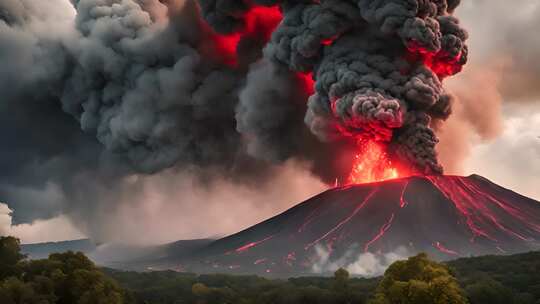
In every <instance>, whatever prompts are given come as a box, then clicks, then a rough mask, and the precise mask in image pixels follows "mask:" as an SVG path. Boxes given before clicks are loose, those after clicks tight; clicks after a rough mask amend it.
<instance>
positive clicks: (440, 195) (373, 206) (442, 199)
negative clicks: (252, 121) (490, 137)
mask: <svg viewBox="0 0 540 304" xmlns="http://www.w3.org/2000/svg"><path fill="white" fill-rule="evenodd" d="M537 249H540V202H538V201H535V200H532V199H529V198H527V197H524V196H522V195H519V194H517V193H515V192H513V191H510V190H508V189H505V188H503V187H500V186H498V185H496V184H494V183H492V182H490V181H489V180H487V179H485V178H483V177H481V176H478V175H472V176H469V177H461V176H414V177H408V178H401V179H394V180H388V181H384V182H378V183H370V184H361V185H352V186H344V187H337V188H334V189H331V190H328V191H326V192H324V193H321V194H319V195H317V196H315V197H313V198H311V199H309V200H307V201H305V202H303V203H301V204H299V205H297V206H295V207H293V208H291V209H289V210H288V211H286V212H284V213H282V214H280V215H277V216H275V217H273V218H271V219H268V220H266V221H264V222H262V223H260V224H257V225H255V226H253V227H251V228H248V229H246V230H244V231H241V232H239V233H237V234H234V235H231V236H229V237H225V238H222V239H219V240H216V241H213V242H209V243H207V244H204V245H203V246H200V247H197V248H196V249H194V250H193V251H192V252H191V253H190V254H185V253H184V254H182V256H181V257H180V256H178V258H177V259H176V260H175V261H174V265H175V267H177V268H180V269H181V270H186V271H194V272H233V273H278V274H282V275H300V274H306V273H310V272H312V270H313V267H314V265H316V264H317V263H320V262H321V258H323V259H324V262H325V263H333V264H335V265H337V264H343V265H347V264H349V263H353V262H354V259H357V258H358V256H359V255H362V254H371V255H373V256H388V255H389V254H393V253H396V252H401V253H403V252H405V253H406V254H407V255H413V254H416V253H418V252H427V253H428V254H429V255H430V256H431V257H433V258H435V259H437V260H449V259H454V258H458V257H464V256H477V255H485V254H512V253H519V252H526V251H530V250H537ZM321 256H322V257H321ZM167 260H168V261H169V262H170V261H171V260H169V259H167ZM340 266H342V265H340Z"/></svg>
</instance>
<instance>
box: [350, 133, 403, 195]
mask: <svg viewBox="0 0 540 304" xmlns="http://www.w3.org/2000/svg"><path fill="white" fill-rule="evenodd" d="M359 146H360V147H361V151H359V153H357V154H356V155H355V156H354V163H353V166H352V170H351V173H350V175H349V177H348V180H347V182H348V184H353V185H354V184H366V183H373V182H380V181H384V180H389V179H395V178H399V177H403V174H400V170H398V168H397V166H395V165H394V164H393V163H392V160H390V158H389V157H388V153H387V152H386V151H385V149H384V147H383V146H382V144H379V143H376V142H374V141H369V140H368V141H363V142H362V144H361V145H359Z"/></svg>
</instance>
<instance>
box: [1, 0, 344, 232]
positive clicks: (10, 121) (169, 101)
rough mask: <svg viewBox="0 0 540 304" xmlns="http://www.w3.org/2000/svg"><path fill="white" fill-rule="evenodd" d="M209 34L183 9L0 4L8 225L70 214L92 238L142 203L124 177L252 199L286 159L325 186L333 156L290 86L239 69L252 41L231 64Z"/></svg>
mask: <svg viewBox="0 0 540 304" xmlns="http://www.w3.org/2000/svg"><path fill="white" fill-rule="evenodd" d="M215 36H216V34H215V33H213V32H211V31H210V30H209V28H208V27H207V26H206V25H205V23H204V21H202V19H201V18H200V16H199V7H198V6H197V3H196V2H195V1H190V0H186V1H184V0H177V1H167V2H163V3H162V2H160V1H158V0H77V1H75V0H73V1H71V2H69V1H68V0H51V1H47V2H43V1H33V0H4V1H0V66H1V67H2V68H1V69H0V96H1V98H2V99H1V101H0V136H1V139H2V142H3V143H4V146H3V148H2V149H1V150H0V202H7V203H8V204H9V206H10V208H11V209H13V210H14V214H13V221H14V223H15V224H17V223H26V222H32V221H33V220H36V219H41V218H50V217H54V216H56V215H59V214H62V213H67V214H69V215H70V216H71V217H72V218H75V219H76V221H77V223H78V225H79V227H80V228H82V229H83V230H84V231H85V232H87V233H89V234H90V235H91V236H95V237H97V238H101V237H103V236H106V235H108V234H109V233H107V231H105V230H106V229H108V228H105V227H106V226H107V225H105V224H104V222H105V221H107V219H103V218H105V217H106V216H107V215H108V214H112V213H114V212H117V208H120V207H119V202H121V201H124V202H125V201H127V200H128V199H127V198H128V197H130V198H134V197H137V193H139V192H143V191H144V189H143V188H144V183H143V182H132V181H131V180H130V178H131V177H132V176H134V175H136V174H139V173H155V172H158V171H162V170H164V169H166V168H172V170H173V172H179V173H178V174H179V175H182V176H183V177H182V178H183V179H184V180H186V179H187V180H195V181H194V187H200V185H201V184H202V185H208V187H210V185H211V184H212V183H213V181H216V180H220V183H221V184H223V180H224V179H225V180H227V182H232V183H242V184H248V185H249V186H250V187H257V188H260V187H265V186H264V183H265V182H267V181H269V180H271V179H272V178H274V177H275V176H278V175H280V174H281V175H282V169H280V168H277V167H276V165H275V164H276V163H277V164H279V163H281V162H283V161H286V160H289V159H291V158H296V159H298V160H300V161H309V162H311V163H312V164H313V165H312V166H311V169H312V170H314V171H315V172H316V173H317V174H318V175H319V176H321V177H323V178H325V179H326V180H333V178H334V177H335V176H336V175H337V172H338V171H337V170H338V169H335V170H334V168H333V167H332V166H328V165H326V163H327V161H326V160H327V159H328V158H329V157H328V155H330V154H332V155H335V154H336V152H335V151H332V150H333V149H334V148H330V147H325V146H324V145H323V144H321V143H319V142H318V141H317V140H316V138H315V137H314V136H311V135H310V134H309V133H308V132H306V128H305V126H304V124H303V122H302V117H303V115H304V113H305V111H306V104H305V99H306V98H307V96H306V94H305V92H303V90H302V89H300V88H299V86H297V85H296V84H297V83H298V81H299V80H298V79H297V77H296V75H295V74H294V73H292V72H290V71H289V70H288V69H283V68H281V69H274V68H275V67H272V69H274V70H273V71H272V72H271V73H269V74H265V75H263V73H265V71H268V70H267V67H265V64H263V63H260V64H257V65H256V66H260V67H261V68H260V69H259V68H256V67H255V66H254V67H253V68H252V71H250V68H249V66H250V64H251V63H254V62H255V61H257V60H258V59H260V58H261V56H262V46H261V42H260V41H259V40H258V39H257V37H247V38H246V39H242V40H241V41H239V47H238V50H237V52H236V54H233V55H234V56H236V57H238V64H237V65H236V66H231V65H230V64H229V63H228V62H227V59H228V58H223V57H224V54H223V53H222V51H221V50H220V48H219V45H217V44H216V43H215V42H214V40H215ZM259 70H260V72H259ZM266 77H267V78H266ZM246 79H249V81H250V82H252V83H253V82H259V84H260V86H261V87H260V88H261V92H263V94H264V96H259V92H258V91H253V90H251V89H250V88H246V87H245V82H246ZM274 80H276V83H273V81H274ZM251 88H253V86H252V87H251ZM250 99H252V102H254V104H256V105H257V107H258V110H257V111H253V110H254V109H256V108H249V106H248V105H247V104H248V103H249V102H250ZM265 115H272V116H274V117H279V119H274V120H272V121H271V122H269V121H268V120H266V119H265ZM277 134H280V135H279V136H278V135H277ZM103 147H105V149H103ZM269 160H270V161H269ZM280 170H281V171H280ZM169 174H171V173H169ZM186 176H191V177H192V178H191V179H188V178H186ZM192 195H193V194H192ZM118 212H119V211H118ZM111 218H112V216H111ZM102 219H103V220H102ZM112 221H114V220H112Z"/></svg>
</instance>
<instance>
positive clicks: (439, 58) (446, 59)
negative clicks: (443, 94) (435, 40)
mask: <svg viewBox="0 0 540 304" xmlns="http://www.w3.org/2000/svg"><path fill="white" fill-rule="evenodd" d="M408 50H409V53H408V54H407V56H406V57H407V58H406V59H407V60H408V61H409V62H419V61H420V62H422V63H423V64H424V65H425V66H426V67H428V68H429V69H430V70H432V71H433V72H434V73H435V74H437V76H438V77H439V79H444V78H446V77H448V76H452V75H455V74H457V73H459V72H461V70H462V68H463V63H462V62H461V61H462V57H463V54H462V53H461V52H460V53H458V54H457V55H456V56H452V55H450V54H449V53H448V52H446V51H445V50H440V51H439V52H437V53H434V52H430V51H429V50H426V49H425V48H423V47H421V46H419V45H418V44H415V43H411V44H410V45H409V46H408Z"/></svg>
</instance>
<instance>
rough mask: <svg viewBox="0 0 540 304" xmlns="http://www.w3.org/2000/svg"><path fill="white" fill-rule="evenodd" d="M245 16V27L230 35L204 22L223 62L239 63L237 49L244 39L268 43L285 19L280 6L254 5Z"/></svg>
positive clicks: (231, 64)
mask: <svg viewBox="0 0 540 304" xmlns="http://www.w3.org/2000/svg"><path fill="white" fill-rule="evenodd" d="M243 17H244V27H243V28H242V29H241V30H240V31H238V32H235V33H232V34H228V35H220V34H218V33H216V32H215V31H213V30H212V29H211V28H210V27H209V26H208V25H206V22H203V25H202V26H203V27H204V29H205V30H207V31H208V32H209V35H210V39H211V40H212V42H213V44H214V47H215V48H216V51H217V53H218V54H219V56H220V57H221V59H222V60H223V62H224V63H225V64H227V65H230V66H237V65H238V56H237V53H236V51H237V49H238V44H239V43H240V41H241V40H242V39H244V38H251V39H256V40H259V41H262V42H263V43H266V42H268V41H269V40H270V37H271V36H272V32H273V31H274V30H275V28H276V27H277V26H278V24H279V23H280V22H281V19H283V15H282V13H281V10H280V8H279V6H270V7H265V6H252V7H251V8H250V10H249V11H248V12H247V13H246V14H245V15H244V16H243Z"/></svg>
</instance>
